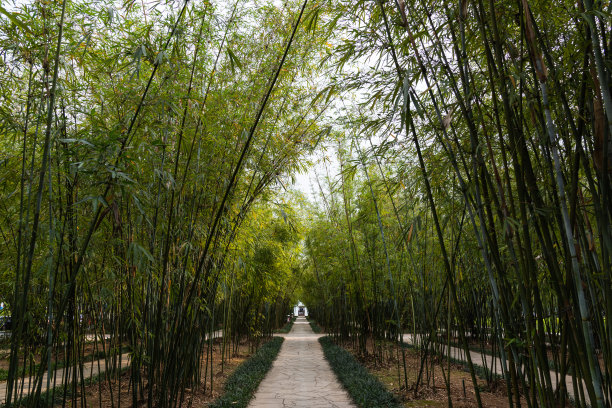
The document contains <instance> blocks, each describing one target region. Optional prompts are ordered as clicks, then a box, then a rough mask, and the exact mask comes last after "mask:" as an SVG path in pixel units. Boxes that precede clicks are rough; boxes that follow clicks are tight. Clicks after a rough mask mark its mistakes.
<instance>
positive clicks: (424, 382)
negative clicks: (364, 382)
mask: <svg viewBox="0 0 612 408" xmlns="http://www.w3.org/2000/svg"><path fill="white" fill-rule="evenodd" d="M344 346H345V348H346V349H347V350H349V351H350V352H351V353H352V354H353V355H354V356H355V357H356V358H357V359H358V360H359V361H360V362H361V363H362V364H364V365H365V366H366V367H367V368H368V370H369V371H370V373H372V374H373V375H374V376H376V377H377V378H378V379H379V380H380V381H381V382H382V383H383V384H384V385H385V386H386V387H387V389H388V390H390V391H391V392H393V394H394V395H395V396H396V397H398V399H399V400H400V401H402V403H403V405H404V406H405V407H448V395H447V387H446V382H445V380H444V376H446V377H448V365H447V362H446V361H445V360H442V359H440V358H437V357H436V359H435V360H434V361H435V362H434V364H430V365H429V367H428V368H427V369H426V368H424V369H423V374H422V379H421V382H420V385H419V388H418V391H417V393H416V395H415V392H414V390H415V385H416V380H417V376H418V373H419V369H420V364H421V363H420V362H421V360H420V357H419V354H418V352H417V351H415V350H412V349H405V353H406V372H407V374H408V375H407V377H408V381H407V382H408V388H407V389H406V387H405V382H404V373H403V371H404V368H403V364H402V360H403V358H402V355H401V352H400V354H399V356H398V354H397V349H396V348H395V347H394V346H393V345H390V344H387V345H382V346H378V347H379V353H377V354H378V358H376V359H374V358H373V356H372V355H369V356H367V357H363V356H359V355H358V352H357V350H355V349H354V348H352V346H351V345H350V344H345V345H344ZM380 348H383V351H382V352H381V351H380ZM368 349H369V350H371V347H368ZM398 357H399V360H398ZM398 361H399V362H400V364H399V366H398ZM441 363H442V364H443V365H444V376H443V371H442V366H441ZM398 367H399V377H398ZM463 368H464V367H463V366H461V365H457V364H452V363H451V365H450V395H451V399H452V403H453V408H472V407H477V404H476V394H475V392H474V387H473V385H472V379H471V377H470V374H469V373H468V372H466V371H464V370H463ZM398 378H399V379H400V380H399V381H398ZM478 386H479V390H480V398H481V400H482V406H484V407H490V408H502V407H504V408H505V407H509V403H508V397H507V393H506V384H505V382H504V381H503V380H494V382H492V383H491V384H487V382H486V380H482V379H479V380H478ZM521 403H522V405H523V406H526V401H525V400H524V399H521Z"/></svg>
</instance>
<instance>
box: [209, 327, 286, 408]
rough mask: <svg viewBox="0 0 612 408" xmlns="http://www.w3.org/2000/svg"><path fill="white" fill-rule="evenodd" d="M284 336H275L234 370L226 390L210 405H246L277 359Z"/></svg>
mask: <svg viewBox="0 0 612 408" xmlns="http://www.w3.org/2000/svg"><path fill="white" fill-rule="evenodd" d="M283 340H284V339H283V338H282V337H274V338H273V339H272V340H270V341H269V342H267V343H265V344H264V345H263V346H261V347H260V348H259V350H257V352H255V354H253V355H252V356H251V357H250V358H249V359H248V360H247V361H245V362H244V363H242V364H241V365H240V366H239V367H238V368H237V369H236V371H234V372H233V373H232V374H231V375H230V376H229V378H228V379H227V382H226V383H225V392H224V393H223V395H222V396H221V397H219V398H218V399H217V400H216V401H215V402H213V403H212V404H211V405H209V406H210V407H214V408H222V407H246V406H247V405H248V404H249V401H250V400H251V398H252V397H253V394H255V391H256V390H257V387H258V386H259V383H260V382H261V380H263V379H264V377H265V376H266V373H267V372H268V370H270V367H272V363H273V362H274V360H275V359H276V356H277V355H278V352H279V351H280V348H281V346H282V344H283Z"/></svg>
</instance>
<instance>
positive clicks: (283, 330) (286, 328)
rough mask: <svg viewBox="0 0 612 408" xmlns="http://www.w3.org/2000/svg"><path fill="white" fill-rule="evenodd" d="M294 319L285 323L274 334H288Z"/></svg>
mask: <svg viewBox="0 0 612 408" xmlns="http://www.w3.org/2000/svg"><path fill="white" fill-rule="evenodd" d="M295 319H296V318H295V317H293V318H292V319H291V320H290V321H288V322H287V324H285V325H284V326H283V327H282V328H280V329H278V330H276V333H289V332H290V331H291V328H292V327H293V323H294V322H295Z"/></svg>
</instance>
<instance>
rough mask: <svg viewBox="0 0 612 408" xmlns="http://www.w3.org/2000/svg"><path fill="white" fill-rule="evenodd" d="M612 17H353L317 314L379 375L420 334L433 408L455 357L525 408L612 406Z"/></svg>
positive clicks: (435, 9)
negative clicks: (435, 386)
mask: <svg viewBox="0 0 612 408" xmlns="http://www.w3.org/2000/svg"><path fill="white" fill-rule="evenodd" d="M610 7H611V6H610V3H609V2H598V1H590V0H584V1H558V2H548V1H535V0H517V1H496V0H461V1H436V2H430V1H423V0H414V1H412V0H394V1H382V0H377V1H371V2H366V1H358V2H342V1H341V2H337V3H335V4H334V6H333V9H332V11H331V12H330V13H331V15H332V16H333V17H332V18H331V19H330V21H329V22H328V24H327V27H326V28H327V29H328V30H330V34H329V35H330V36H331V38H332V39H333V40H332V43H333V45H334V53H333V55H332V56H330V58H335V59H334V66H335V68H336V70H337V78H336V80H335V81H334V82H333V83H332V84H330V86H329V89H330V92H334V93H336V94H337V95H338V99H339V104H338V115H336V117H335V118H334V120H335V123H334V125H333V126H334V136H335V140H336V141H335V142H328V145H327V147H328V149H330V150H329V151H330V152H331V153H330V154H331V155H333V156H335V158H336V159H335V162H336V165H335V166H334V165H327V166H326V168H325V169H324V170H322V171H320V172H319V182H318V184H317V185H316V186H315V191H316V193H317V195H318V196H319V201H318V202H319V205H318V207H317V209H316V211H315V213H314V215H313V217H312V220H311V224H312V226H311V229H310V231H309V233H308V234H307V236H306V239H305V255H306V256H307V257H308V259H309V278H308V280H307V282H306V283H305V287H306V290H305V293H307V294H309V295H308V296H307V297H305V299H304V300H305V301H306V302H307V304H308V305H309V307H310V310H311V315H312V316H313V317H315V319H317V321H318V322H320V323H321V324H322V325H323V326H325V327H327V328H328V330H330V331H331V332H332V333H333V334H334V335H335V336H337V338H338V339H339V340H344V341H351V342H353V343H354V344H356V345H357V347H359V348H360V349H361V352H362V353H363V354H367V355H370V356H373V358H374V359H384V358H386V357H385V351H384V350H385V349H384V347H383V345H384V341H385V339H389V340H392V341H394V342H396V344H397V345H398V346H401V343H402V342H404V341H408V339H410V338H412V339H413V340H414V342H415V343H417V344H418V345H419V346H420V350H421V351H420V353H421V359H422V360H421V367H420V371H419V373H418V376H417V380H416V382H413V383H409V382H408V381H409V380H408V378H409V376H408V375H407V373H406V365H405V363H404V365H403V369H402V353H403V352H402V351H400V350H405V349H404V348H403V346H402V347H398V348H397V355H396V356H392V357H394V359H395V360H396V361H397V364H398V378H399V380H398V382H399V383H400V384H403V387H404V388H405V389H413V390H414V393H415V395H416V393H417V391H418V388H419V386H420V385H422V384H423V382H426V381H428V379H427V378H424V377H425V373H426V372H427V371H428V369H429V366H430V365H433V364H434V362H435V360H436V359H437V354H438V352H442V353H443V354H444V350H450V346H451V345H454V344H455V343H458V344H459V346H460V347H462V348H463V349H464V350H466V351H467V349H468V343H469V342H470V341H471V342H473V341H476V342H478V343H479V344H481V345H483V346H485V345H489V346H490V347H492V351H493V353H494V354H495V355H496V356H497V357H498V358H499V361H500V364H501V368H502V374H503V377H504V378H505V380H506V381H505V384H506V387H507V389H506V391H507V395H508V404H509V406H525V405H527V406H529V407H536V406H538V407H539V406H543V407H559V406H566V404H570V403H573V404H575V406H585V405H590V406H594V407H595V406H596V407H609V406H610V404H612V380H611V379H612V354H611V353H612V327H610V324H609V316H610V315H611V313H612V280H611V279H612V269H611V261H612V258H611V250H612V235H611V229H610V228H611V225H610V219H611V218H610V217H611V215H612V211H611V210H612V206H611V203H612V201H611V200H610V191H611V190H610V188H611V183H610V177H611V175H612V166H611V163H612V156H611V152H612V150H611V149H612V145H611V144H610V133H611V129H612V128H610V124H611V123H612V122H611V119H612V99H611V97H610V95H611V92H610V79H611V77H610V74H611V71H610V55H611V53H612V40H611V38H612V37H611V36H610V34H611V26H610ZM336 168H337V169H336ZM335 170H338V171H335ZM444 345H447V346H449V347H448V348H444V347H443V346H444ZM404 357H405V354H404ZM466 359H467V362H466V363H467V367H468V368H469V369H470V372H471V375H472V380H473V383H474V392H475V393H476V399H477V403H478V405H482V404H481V402H480V397H479V387H478V386H476V378H475V368H474V367H473V364H472V362H471V358H470V354H469V353H466ZM443 374H444V373H443ZM444 375H446V374H444ZM488 378H489V380H493V378H492V375H491V374H490V373H489V376H488ZM445 381H446V383H445V387H446V388H447V391H448V393H449V398H448V402H449V406H450V405H451V404H452V402H451V398H450V386H449V380H448V377H445ZM566 381H567V382H568V383H569V384H571V385H573V387H572V388H573V390H575V392H574V393H573V395H572V399H573V401H569V398H568V393H567V391H568V390H567V386H566V384H567V383H566Z"/></svg>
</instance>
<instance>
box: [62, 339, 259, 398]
mask: <svg viewBox="0 0 612 408" xmlns="http://www.w3.org/2000/svg"><path fill="white" fill-rule="evenodd" d="M221 350H222V340H221V339H215V341H214V344H213V373H214V374H213V389H212V390H211V389H210V371H209V372H208V376H207V377H208V378H207V381H206V386H205V387H204V380H202V383H201V384H200V386H199V387H197V388H194V389H187V390H186V395H185V401H184V402H183V404H182V405H183V406H185V407H192V408H203V407H206V406H207V405H208V404H209V403H210V402H212V401H214V400H215V399H216V398H218V397H219V396H220V395H221V394H222V393H223V389H224V387H225V382H226V381H227V378H228V377H229V375H230V374H231V373H233V372H234V370H236V368H237V367H238V366H239V365H240V364H241V363H242V362H243V361H244V360H246V359H247V358H248V357H249V356H250V355H251V354H252V352H251V351H252V350H251V349H250V347H249V345H248V344H247V343H246V342H245V343H241V344H240V346H239V348H238V350H237V352H236V353H235V354H233V355H231V356H230V359H229V360H228V359H226V360H225V363H224V364H223V366H222V361H221ZM226 356H227V355H226ZM204 364H205V361H203V362H202V367H204ZM209 364H210V363H209ZM209 370H210V366H209ZM85 395H87V402H86V406H87V407H92V408H93V407H100V408H105V407H111V406H115V407H119V406H120V407H126V408H127V407H132V408H136V407H134V405H133V403H132V390H131V389H130V374H129V372H125V373H124V374H123V375H122V376H121V380H120V381H117V380H113V381H111V383H110V384H109V382H108V381H102V382H101V383H98V384H94V385H91V386H88V387H86V388H85ZM119 399H120V401H119ZM76 402H77V403H76V404H72V403H71V402H68V404H67V406H78V407H81V406H82V405H81V400H80V395H79V396H77V398H76ZM146 405H147V404H146V401H139V402H138V405H137V407H145V406H146ZM58 406H61V404H60V405H58Z"/></svg>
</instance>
